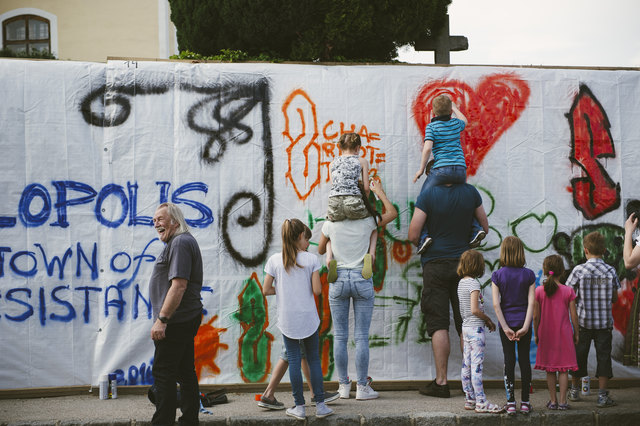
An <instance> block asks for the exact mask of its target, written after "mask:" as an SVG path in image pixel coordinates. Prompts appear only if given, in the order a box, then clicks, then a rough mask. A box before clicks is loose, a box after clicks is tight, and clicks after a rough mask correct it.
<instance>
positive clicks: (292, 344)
mask: <svg viewBox="0 0 640 426" xmlns="http://www.w3.org/2000/svg"><path fill="white" fill-rule="evenodd" d="M282 337H283V338H284V347H285V348H286V349H287V359H288V360H289V381H291V389H292V391H293V400H294V401H295V403H296V405H304V393H303V388H302V371H301V370H300V362H301V360H302V355H301V353H300V348H301V347H302V346H304V351H305V353H306V356H307V362H308V363H309V370H310V371H311V387H312V388H313V394H314V396H315V398H316V402H323V401H324V385H323V383H322V366H321V365H320V351H319V348H318V346H319V344H318V331H317V330H316V332H315V333H313V334H312V335H311V336H309V337H306V338H304V339H290V338H288V337H287V336H285V335H284V334H283V335H282Z"/></svg>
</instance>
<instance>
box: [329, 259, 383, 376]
mask: <svg viewBox="0 0 640 426" xmlns="http://www.w3.org/2000/svg"><path fill="white" fill-rule="evenodd" d="M373 300H374V290H373V280H372V279H371V278H369V279H368V280H365V279H364V278H362V270H360V269H338V279H337V280H336V281H335V282H334V283H331V284H330V285H329V307H330V308H331V318H332V321H333V357H334V360H335V362H336V367H337V368H338V381H339V382H340V383H349V375H348V374H347V369H348V365H349V354H348V352H347V343H348V340H349V308H350V304H351V302H352V301H353V315H354V322H355V327H354V328H355V329H354V333H353V334H354V337H355V342H356V373H357V379H358V384H359V385H363V386H364V385H366V384H367V376H368V375H369V326H370V325H371V316H372V315H373Z"/></svg>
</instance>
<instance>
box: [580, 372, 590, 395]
mask: <svg viewBox="0 0 640 426" xmlns="http://www.w3.org/2000/svg"><path fill="white" fill-rule="evenodd" d="M581 393H582V395H585V396H586V395H590V394H591V377H589V376H584V377H583V378H582V392H581Z"/></svg>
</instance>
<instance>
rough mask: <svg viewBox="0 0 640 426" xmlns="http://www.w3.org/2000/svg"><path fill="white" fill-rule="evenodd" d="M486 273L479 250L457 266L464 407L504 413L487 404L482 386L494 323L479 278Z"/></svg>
mask: <svg viewBox="0 0 640 426" xmlns="http://www.w3.org/2000/svg"><path fill="white" fill-rule="evenodd" d="M483 274H484V258H483V257H482V254H480V252H478V251H476V250H467V251H465V252H464V253H462V256H461V257H460V263H459V264H458V275H459V276H461V277H462V279H461V280H460V283H459V284H458V300H459V301H460V315H461V316H462V339H463V342H464V349H463V354H462V373H461V378H462V390H463V391H464V394H465V402H464V408H465V409H467V410H475V411H476V413H501V412H502V411H503V409H502V407H500V406H498V405H496V404H492V403H490V402H489V401H487V398H486V396H485V394H484V386H483V384H482V364H483V362H484V347H485V335H484V327H485V326H486V327H487V328H488V329H489V331H494V330H495V329H496V326H495V324H494V323H493V321H491V318H489V317H488V316H487V315H486V314H485V313H484V301H483V298H482V292H481V288H480V282H479V281H478V277H481V276H482V275H483Z"/></svg>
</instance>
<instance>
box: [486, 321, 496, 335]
mask: <svg viewBox="0 0 640 426" xmlns="http://www.w3.org/2000/svg"><path fill="white" fill-rule="evenodd" d="M484 323H485V325H486V326H487V328H488V329H489V331H490V332H494V331H496V325H495V324H494V322H493V321H491V320H490V319H489V318H487V319H486V321H485V322H484Z"/></svg>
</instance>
